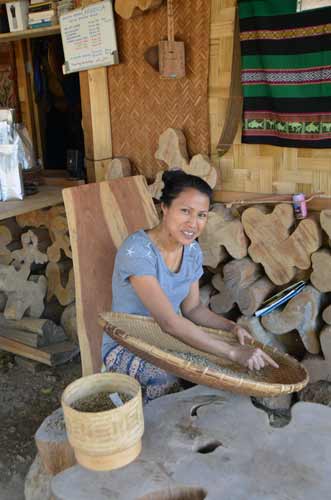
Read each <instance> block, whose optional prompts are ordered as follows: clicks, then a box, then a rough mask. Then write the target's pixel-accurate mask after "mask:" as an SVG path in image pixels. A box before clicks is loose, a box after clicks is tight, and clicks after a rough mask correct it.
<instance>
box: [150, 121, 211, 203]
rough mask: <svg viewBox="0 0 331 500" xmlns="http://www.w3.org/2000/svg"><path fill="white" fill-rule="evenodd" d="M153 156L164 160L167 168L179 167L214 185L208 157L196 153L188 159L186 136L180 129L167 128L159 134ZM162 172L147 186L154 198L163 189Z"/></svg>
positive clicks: (157, 197)
mask: <svg viewBox="0 0 331 500" xmlns="http://www.w3.org/2000/svg"><path fill="white" fill-rule="evenodd" d="M155 158H156V159H157V160H160V161H162V162H164V163H165V164H166V165H167V167H168V169H172V168H180V169H182V170H184V172H186V173H187V174H191V175H197V176H198V177H201V178H202V179H204V180H205V181H206V182H207V183H208V184H209V186H210V187H211V188H214V187H215V186H216V183H217V171H216V169H215V168H214V167H213V165H212V163H211V161H210V159H209V158H208V156H206V155H202V154H197V155H195V156H193V157H192V159H191V161H190V159H189V155H188V152H187V144H186V138H185V135H184V133H183V132H182V130H180V129H176V128H168V129H167V130H166V131H165V132H163V134H161V136H160V139H159V147H158V150H157V151H156V153H155ZM162 174H163V172H158V173H157V174H156V177H155V181H154V183H153V184H151V185H150V186H148V189H149V191H150V193H151V195H152V196H153V198H156V199H159V198H160V195H161V192H162V189H163V182H162Z"/></svg>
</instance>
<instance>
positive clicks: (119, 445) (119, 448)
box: [61, 373, 144, 470]
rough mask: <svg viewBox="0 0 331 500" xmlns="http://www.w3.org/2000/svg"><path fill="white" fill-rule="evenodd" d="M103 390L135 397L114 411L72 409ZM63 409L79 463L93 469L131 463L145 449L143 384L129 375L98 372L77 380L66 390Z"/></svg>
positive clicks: (122, 465) (110, 468)
mask: <svg viewBox="0 0 331 500" xmlns="http://www.w3.org/2000/svg"><path fill="white" fill-rule="evenodd" d="M102 391H107V392H108V391H109V392H124V393H125V394H129V395H130V396H131V399H130V400H129V401H127V402H126V403H124V404H123V406H119V407H118V408H114V409H112V410H106V411H99V412H96V413H88V412H84V411H78V410H76V409H74V408H72V404H73V403H74V402H76V401H77V400H79V399H81V398H84V397H87V396H90V395H92V394H97V393H99V392H102ZM61 403H62V408H63V413H64V420H65V424H66V429H67V433H68V439H69V442H70V444H71V446H72V447H73V449H74V452H75V456H76V459H77V462H78V463H79V464H80V465H82V466H83V467H86V468H87V469H92V470H113V469H118V468H119V467H124V466H125V465H127V464H129V463H130V462H132V461H133V460H135V458H137V456H138V455H139V453H140V451H141V438H142V435H143V432H144V415H143V408H142V396H141V387H140V384H139V383H138V382H137V380H135V379H134V378H132V377H129V376H128V375H121V374H118V373H97V374H95V375H90V376H88V377H82V378H79V379H78V380H75V381H74V382H72V383H71V384H69V385H68V387H67V388H66V389H65V390H64V392H63V395H62V401H61Z"/></svg>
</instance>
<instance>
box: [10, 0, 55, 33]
mask: <svg viewBox="0 0 331 500" xmlns="http://www.w3.org/2000/svg"><path fill="white" fill-rule="evenodd" d="M7 1H8V2H9V1H10V0H7ZM2 3H6V0H4V1H3V2H2ZM57 33H60V25H59V24H54V26H47V27H46V28H36V29H28V30H22V31H13V32H11V33H1V34H0V43H1V42H12V41H15V40H22V39H24V38H39V37H44V36H50V35H56V34H57Z"/></svg>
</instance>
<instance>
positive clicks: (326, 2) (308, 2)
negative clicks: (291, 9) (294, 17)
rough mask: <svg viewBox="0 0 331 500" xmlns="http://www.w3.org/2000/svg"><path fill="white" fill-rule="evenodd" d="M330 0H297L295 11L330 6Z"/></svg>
mask: <svg viewBox="0 0 331 500" xmlns="http://www.w3.org/2000/svg"><path fill="white" fill-rule="evenodd" d="M330 6H331V0H298V4H297V12H302V11H304V10H313V9H320V8H322V7H330Z"/></svg>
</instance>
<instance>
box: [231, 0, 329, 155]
mask: <svg viewBox="0 0 331 500" xmlns="http://www.w3.org/2000/svg"><path fill="white" fill-rule="evenodd" d="M296 4H297V0H286V1H283V0H240V1H239V16H240V40H241V51H242V72H241V76H242V84H243V94H244V120H243V131H242V142H245V143H254V144H273V145H276V146H290V147H296V148H300V147H308V148H330V147H331V7H326V8H321V9H314V10H309V11H304V12H299V13H296Z"/></svg>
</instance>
